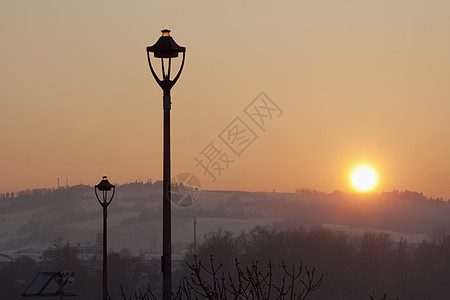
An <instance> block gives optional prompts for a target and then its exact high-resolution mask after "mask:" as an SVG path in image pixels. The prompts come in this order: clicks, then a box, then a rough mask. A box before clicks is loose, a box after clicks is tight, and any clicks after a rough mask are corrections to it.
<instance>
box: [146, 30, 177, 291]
mask: <svg viewBox="0 0 450 300" xmlns="http://www.w3.org/2000/svg"><path fill="white" fill-rule="evenodd" d="M161 32H162V36H161V37H160V38H159V39H158V41H157V42H156V43H155V44H154V45H153V46H148V47H147V59H148V65H149V67H150V71H151V72H152V75H153V77H154V78H155V80H156V82H157V83H158V85H159V86H160V87H161V89H162V90H163V111H164V130H163V131H164V150H163V255H162V257H161V270H162V272H163V299H164V300H169V299H171V297H172V266H171V264H172V253H171V243H172V242H171V211H170V208H171V195H170V189H171V184H170V108H171V105H172V102H171V100H170V90H171V89H172V87H173V86H174V85H175V83H176V82H177V81H178V79H179V78H180V75H181V71H182V70H183V66H184V58H185V53H186V48H185V47H181V46H179V45H178V44H177V43H175V41H174V40H173V38H172V37H171V36H170V30H168V29H164V30H161ZM150 53H153V54H154V57H156V58H161V68H162V79H160V78H159V77H158V75H156V73H155V70H154V69H153V66H152V62H151V59H150ZM178 53H183V59H182V61H181V66H180V70H179V71H178V73H177V75H176V76H175V77H174V78H173V80H170V71H171V64H172V58H176V57H178ZM165 59H166V60H165ZM165 62H166V63H167V72H166V68H165V67H164V63H165Z"/></svg>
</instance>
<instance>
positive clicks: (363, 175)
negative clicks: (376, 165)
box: [352, 167, 377, 191]
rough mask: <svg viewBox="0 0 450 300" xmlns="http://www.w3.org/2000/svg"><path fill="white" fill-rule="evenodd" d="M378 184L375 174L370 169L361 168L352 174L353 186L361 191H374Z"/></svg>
mask: <svg viewBox="0 0 450 300" xmlns="http://www.w3.org/2000/svg"><path fill="white" fill-rule="evenodd" d="M376 182H377V176H376V174H375V172H374V171H373V170H372V169H370V168H368V167H360V168H358V169H356V171H354V172H353V174H352V183H353V186H354V187H355V188H356V189H357V190H359V191H368V190H370V189H372V188H373V187H374V186H375V184H376Z"/></svg>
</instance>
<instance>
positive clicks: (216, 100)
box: [0, 0, 450, 199]
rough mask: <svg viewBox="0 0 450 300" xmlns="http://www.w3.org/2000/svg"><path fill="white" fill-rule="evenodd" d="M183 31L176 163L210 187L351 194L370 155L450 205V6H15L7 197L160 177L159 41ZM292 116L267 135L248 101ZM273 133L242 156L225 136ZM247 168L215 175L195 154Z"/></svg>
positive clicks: (0, 21)
mask: <svg viewBox="0 0 450 300" xmlns="http://www.w3.org/2000/svg"><path fill="white" fill-rule="evenodd" d="M164 28H169V29H171V30H172V36H173V37H174V39H175V40H176V41H177V42H178V44H180V45H182V46H185V47H186V48H187V54H186V55H187V58H186V65H185V70H184V71H183V74H182V76H181V78H180V80H179V82H178V83H177V84H176V86H175V87H174V88H173V90H172V101H173V106H172V137H173V140H172V147H173V148H172V173H173V174H176V173H180V172H191V173H194V174H196V175H197V176H198V177H199V179H200V180H201V181H202V183H203V185H204V187H205V188H210V189H241V190H251V191H264V190H265V191H271V190H273V189H275V190H277V191H286V192H294V191H295V189H296V188H299V187H308V188H312V189H317V190H322V191H327V192H331V191H333V190H343V191H348V190H350V189H351V187H350V186H349V183H348V172H349V171H350V170H351V169H352V168H353V167H354V166H355V165H357V164H360V163H368V164H371V165H373V166H375V167H376V169H377V171H378V173H379V176H380V182H379V184H378V186H377V190H379V191H381V190H386V191H390V190H392V189H409V190H414V191H419V192H424V193H425V194H426V195H428V196H433V197H443V198H444V199H450V138H449V137H450V118H449V117H448V114H449V113H450V97H449V96H450V85H449V82H450V56H449V55H448V53H450V39H449V38H448V37H449V36H450V2H449V1H446V0H442V1H437V0H431V1H424V0H423V1H417V0H416V1H414V0H413V1H411V0H410V1H406V0H404V1H399V0H390V1H387V0H386V1H384V0H383V1H332V0H329V1H285V2H283V3H281V2H276V1H226V2H225V1H223V2H221V3H217V1H185V2H184V3H177V2H175V1H166V2H160V3H157V4H155V3H152V2H150V1H141V0H139V1H128V2H126V1H116V0H112V1H111V0H110V1H105V0H101V1H100V0H99V1H84V0H82V1H70V2H68V1H56V0H47V1H15V0H14V1H13V0H6V1H2V2H1V3H0V34H1V41H2V45H1V48H2V49H1V56H0V62H1V68H0V96H1V109H0V114H1V118H0V127H1V128H2V130H1V131H0V139H1V147H0V155H1V159H2V161H1V172H0V192H8V191H9V192H11V191H17V190H22V189H27V188H40V187H54V186H56V178H57V177H60V178H64V179H63V181H65V178H66V177H68V178H69V183H70V184H72V185H73V184H79V183H83V184H89V185H94V184H96V183H98V181H99V180H100V179H101V176H102V175H108V176H109V179H110V180H111V181H112V182H115V183H119V184H120V183H125V182H129V181H134V180H137V179H138V180H144V181H145V180H147V179H149V178H153V180H155V179H159V178H161V173H162V157H161V156H162V92H161V90H160V88H159V87H158V86H157V85H156V83H155V82H154V80H153V78H152V77H151V75H150V72H149V70H148V66H147V62H146V53H145V48H146V46H148V45H152V44H153V43H154V42H155V41H156V40H157V39H158V37H159V36H160V30H161V29H164ZM262 91H263V92H265V93H266V94H267V95H268V96H269V97H270V98H271V99H272V100H273V101H274V102H275V103H276V104H277V105H278V106H279V107H280V108H281V109H282V111H283V114H282V115H281V116H280V117H277V118H274V119H273V120H272V121H271V122H270V123H268V126H267V130H266V131H265V132H263V131H261V130H259V131H258V128H257V127H255V124H254V123H251V120H249V119H245V116H246V115H245V113H244V108H245V107H246V106H247V105H248V104H250V103H251V102H252V100H254V99H255V97H256V96H258V95H259V93H260V92H262ZM236 117H241V119H242V120H243V121H244V122H247V125H248V126H253V127H251V128H252V129H253V130H254V131H255V133H256V134H257V135H258V137H259V138H258V139H256V140H255V141H254V142H253V143H252V144H251V145H250V146H249V147H248V148H246V149H245V151H244V152H242V154H241V155H240V157H237V156H232V154H233V153H232V152H231V151H230V150H229V149H227V148H226V146H225V145H224V144H223V143H222V144H220V143H221V140H220V138H219V134H220V133H221V132H222V131H223V130H224V129H225V128H226V127H227V126H228V125H229V124H230V122H232V121H233V120H234V119H235V118H236ZM211 141H213V142H214V143H216V144H217V145H220V146H221V147H222V148H223V149H222V150H223V151H224V152H229V153H228V154H229V155H230V157H231V158H232V159H234V162H233V163H232V164H231V165H230V168H229V169H228V170H226V171H224V172H223V173H222V174H221V176H218V178H217V180H216V181H215V182H211V180H210V179H209V177H206V176H203V175H202V170H201V169H200V168H199V167H196V166H195V160H194V157H195V156H198V155H199V153H200V152H201V151H202V150H203V149H204V148H205V147H206V146H207V145H208V144H209V143H210V142H211Z"/></svg>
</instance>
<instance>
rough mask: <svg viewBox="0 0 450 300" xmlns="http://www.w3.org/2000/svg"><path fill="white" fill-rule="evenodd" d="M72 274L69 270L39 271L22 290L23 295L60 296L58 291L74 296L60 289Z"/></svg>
mask: <svg viewBox="0 0 450 300" xmlns="http://www.w3.org/2000/svg"><path fill="white" fill-rule="evenodd" d="M73 275H74V273H73V272H70V271H59V272H39V273H38V274H37V275H36V277H35V278H34V279H33V281H32V282H31V283H30V284H29V285H28V287H27V288H26V289H25V291H24V292H23V294H22V296H23V297H32V296H34V297H43V296H46V297H52V296H61V295H60V292H62V293H63V295H64V296H75V295H74V294H67V293H64V291H63V290H62V289H63V288H64V286H65V285H66V284H67V282H68V280H69V278H71V277H72V276H73Z"/></svg>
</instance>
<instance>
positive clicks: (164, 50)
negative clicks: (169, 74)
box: [147, 29, 186, 58]
mask: <svg viewBox="0 0 450 300" xmlns="http://www.w3.org/2000/svg"><path fill="white" fill-rule="evenodd" d="M161 32H162V36H161V37H160V38H159V39H158V41H157V42H156V43H155V44H154V45H153V46H148V47H147V52H152V53H153V54H154V56H155V57H157V58H174V57H178V53H182V52H185V51H186V48H185V47H182V46H179V45H178V44H177V43H175V41H174V39H173V38H172V37H171V36H170V30H169V29H163V30H161Z"/></svg>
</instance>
